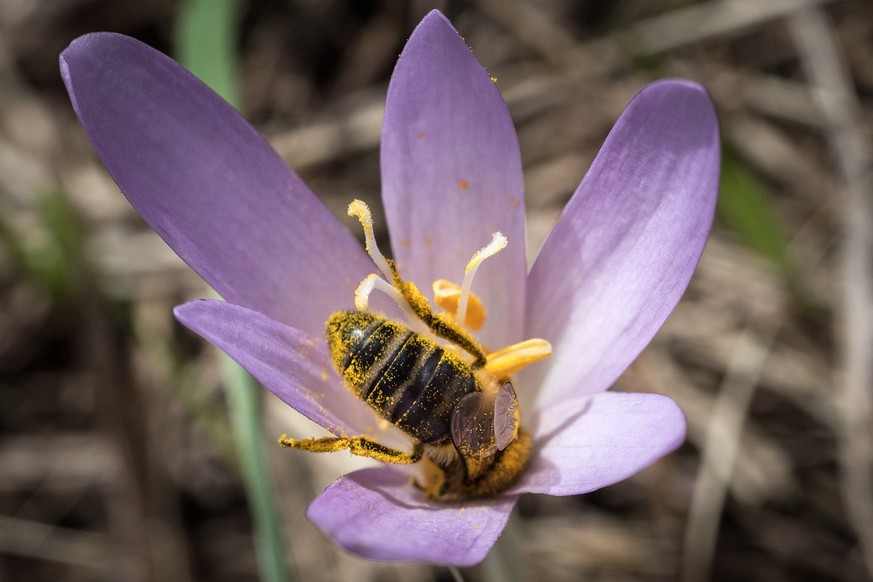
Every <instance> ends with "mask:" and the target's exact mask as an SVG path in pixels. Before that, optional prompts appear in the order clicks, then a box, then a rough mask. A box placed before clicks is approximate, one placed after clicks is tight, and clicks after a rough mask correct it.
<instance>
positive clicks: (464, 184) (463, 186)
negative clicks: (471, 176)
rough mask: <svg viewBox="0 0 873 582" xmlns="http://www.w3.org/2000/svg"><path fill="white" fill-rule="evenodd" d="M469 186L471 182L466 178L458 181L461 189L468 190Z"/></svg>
mask: <svg viewBox="0 0 873 582" xmlns="http://www.w3.org/2000/svg"><path fill="white" fill-rule="evenodd" d="M469 187H470V183H469V182H467V181H466V180H461V181H460V182H458V188H460V189H461V190H466V189H467V188H469Z"/></svg>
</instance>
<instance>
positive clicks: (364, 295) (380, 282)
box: [355, 273, 427, 331]
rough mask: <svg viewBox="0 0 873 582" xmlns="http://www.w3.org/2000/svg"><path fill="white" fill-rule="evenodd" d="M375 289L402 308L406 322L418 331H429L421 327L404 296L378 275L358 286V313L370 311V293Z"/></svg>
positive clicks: (356, 297) (356, 294) (370, 276)
mask: <svg viewBox="0 0 873 582" xmlns="http://www.w3.org/2000/svg"><path fill="white" fill-rule="evenodd" d="M374 289H378V290H379V291H381V292H382V293H384V294H385V295H387V296H388V297H390V298H391V299H393V300H394V303H396V304H397V306H398V307H400V310H401V311H403V315H405V316H406V320H407V321H408V322H409V324H410V325H411V326H414V327H416V329H417V331H427V328H426V327H423V326H422V325H421V321H420V320H419V319H418V316H417V315H416V314H415V311H413V310H412V308H411V307H410V306H409V303H408V302H407V301H406V299H405V298H404V297H403V295H401V293H400V292H399V291H398V290H397V289H396V288H395V287H394V286H393V285H391V284H390V283H388V282H387V281H386V280H385V279H383V278H381V277H380V276H379V275H377V274H376V273H371V274H369V275H367V277H366V278H365V279H364V280H363V281H361V284H360V285H358V288H357V289H355V309H357V310H358V311H369V310H370V293H372V292H373V290H374Z"/></svg>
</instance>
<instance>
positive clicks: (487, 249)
mask: <svg viewBox="0 0 873 582" xmlns="http://www.w3.org/2000/svg"><path fill="white" fill-rule="evenodd" d="M507 244H509V241H508V240H507V239H506V237H505V236H503V234H502V233H500V232H495V233H494V234H493V235H491V242H490V243H488V244H487V245H485V246H484V247H482V248H481V249H479V250H478V251H476V253H475V254H474V255H473V258H472V259H470V262H469V263H467V268H466V269H465V270H464V280H463V281H462V282H461V297H460V299H458V311H457V312H456V313H455V320H456V321H459V322H464V321H466V319H467V303H468V302H469V300H470V289H471V288H472V287H473V277H474V276H475V275H476V269H478V268H479V265H480V264H481V263H482V261H484V260H485V259H487V258H488V257H492V256H494V255H496V254H497V253H499V252H500V251H502V250H503V249H505V248H506V245H507Z"/></svg>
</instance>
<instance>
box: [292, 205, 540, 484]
mask: <svg viewBox="0 0 873 582" xmlns="http://www.w3.org/2000/svg"><path fill="white" fill-rule="evenodd" d="M348 212H349V216H356V217H357V218H358V219H359V220H360V222H361V226H362V227H363V230H364V237H365V241H366V249H367V253H368V254H369V255H370V257H371V258H372V259H373V262H374V263H375V264H376V266H377V268H378V269H379V271H381V276H380V273H373V274H371V275H369V276H367V277H366V278H365V279H364V280H363V281H362V282H361V284H360V285H359V286H358V288H357V290H356V291H355V307H356V309H357V311H343V312H338V313H335V314H333V315H332V316H331V317H330V319H329V320H328V322H327V341H328V346H329V347H330V351H331V355H332V356H333V361H334V365H335V366H336V368H337V371H339V373H340V374H341V375H342V376H343V379H344V381H345V383H346V385H347V387H348V388H349V389H350V390H351V391H352V392H353V393H354V394H355V395H356V396H358V397H359V398H361V399H363V400H364V401H366V402H367V403H368V404H370V406H371V407H372V408H373V409H374V410H375V411H376V412H377V413H378V414H379V415H380V416H382V417H383V418H384V419H386V420H387V421H389V422H391V423H392V424H394V425H395V426H397V427H398V428H399V429H401V430H402V431H404V432H406V433H407V434H408V435H410V436H411V437H412V438H413V439H414V440H415V444H414V449H413V451H412V452H411V453H407V452H403V451H398V450H394V449H390V448H388V447H385V446H383V445H380V444H379V443H378V442H376V441H375V440H373V439H371V438H369V437H366V436H360V437H341V438H326V439H306V440H296V439H290V438H287V437H285V436H284V435H283V437H282V438H281V439H280V440H279V442H280V443H281V444H282V445H283V446H290V447H294V448H299V449H305V450H309V451H313V452H326V451H335V450H341V449H350V450H351V451H352V453H354V454H358V455H363V456H368V457H371V458H375V459H377V460H379V461H382V462H387V463H395V464H398V463H404V464H405V463H419V462H421V476H420V478H417V479H415V481H414V483H415V485H416V486H418V487H419V488H420V489H422V490H423V491H424V492H425V494H427V495H428V496H430V497H433V498H437V499H459V498H465V497H479V496H486V495H496V494H498V493H500V492H501V491H504V490H505V489H507V488H508V487H510V486H511V485H512V484H513V483H515V481H516V480H517V479H518V477H519V476H520V475H521V473H522V472H523V471H524V468H525V467H526V465H527V462H528V459H529V458H530V454H531V448H532V444H531V438H530V436H529V435H528V434H527V433H525V432H524V431H523V430H522V429H521V426H520V421H521V414H520V408H519V404H518V399H517V398H516V394H515V390H514V388H513V386H512V383H511V382H510V375H511V374H513V373H515V372H517V371H519V370H521V369H522V368H524V367H526V366H528V365H530V364H532V363H534V362H537V361H539V360H542V359H544V358H546V357H548V356H549V355H551V345H550V344H549V342H547V341H546V340H543V339H529V340H525V341H523V342H520V343H517V344H514V345H510V346H507V347H504V348H502V349H499V350H496V351H489V350H487V349H486V348H485V347H484V346H482V345H481V344H480V343H479V342H478V340H477V339H476V338H475V336H474V335H473V332H475V331H477V330H479V329H480V328H481V327H482V325H483V324H484V323H485V320H486V312H485V307H484V305H483V303H482V301H481V299H480V298H479V297H478V296H476V294H475V293H473V291H472V285H473V279H474V276H475V274H476V270H477V269H478V268H479V265H481V263H482V262H483V261H484V260H485V259H487V258H489V257H491V256H493V255H495V254H497V253H498V252H500V251H501V250H503V249H504V248H505V247H506V245H507V244H508V241H507V239H506V237H505V236H503V235H502V234H501V233H499V232H497V233H494V235H492V240H491V242H490V243H488V244H487V245H486V246H484V247H483V248H481V249H480V250H478V251H476V253H475V254H473V257H472V258H471V259H470V261H469V262H468V263H467V267H466V269H465V271H464V277H463V280H462V282H461V285H456V284H454V283H452V282H449V281H446V280H442V279H441V280H438V281H435V282H434V284H433V291H434V303H435V304H436V306H437V307H438V308H439V309H441V310H442V311H441V312H435V311H434V310H433V308H432V307H431V305H430V303H429V302H428V300H427V298H426V297H425V296H424V295H423V294H422V293H421V291H420V290H419V289H418V287H416V286H415V284H413V283H412V282H411V281H405V280H403V279H402V278H401V276H400V274H399V272H398V270H397V268H396V266H395V264H394V262H393V261H391V260H389V259H386V258H385V257H384V255H382V253H381V251H380V250H379V247H378V245H377V243H376V238H375V235H374V231H373V221H372V215H371V214H370V210H369V208H368V207H367V205H366V204H365V203H363V202H361V201H360V200H355V201H354V202H352V203H351V204H350V205H349V210H348ZM375 290H378V291H381V292H382V293H384V294H386V295H387V296H388V297H390V298H391V299H393V300H394V302H395V303H397V305H398V306H399V307H400V309H401V311H402V312H403V314H404V316H405V319H406V321H405V322H404V323H403V324H401V323H398V322H394V321H391V320H390V319H388V318H386V317H384V316H381V315H379V314H376V313H373V312H372V311H371V309H370V301H369V300H370V295H371V294H372V292H373V291H375Z"/></svg>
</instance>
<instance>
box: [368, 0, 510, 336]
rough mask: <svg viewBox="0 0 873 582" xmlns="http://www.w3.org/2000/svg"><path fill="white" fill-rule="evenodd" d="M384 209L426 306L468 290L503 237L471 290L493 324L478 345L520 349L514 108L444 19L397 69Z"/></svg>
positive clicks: (424, 27)
mask: <svg viewBox="0 0 873 582" xmlns="http://www.w3.org/2000/svg"><path fill="white" fill-rule="evenodd" d="M382 199H383V201H384V204H385V213H386V216H387V219H388V225H389V229H390V232H391V246H392V248H393V249H394V256H395V257H396V258H397V261H398V266H399V268H400V272H401V274H402V275H403V276H404V277H405V278H407V279H410V280H412V281H413V282H414V283H415V284H416V285H418V286H419V287H420V288H421V290H422V291H423V292H425V294H426V295H428V297H430V296H431V284H432V283H433V281H434V280H435V279H438V278H444V279H448V280H450V281H454V282H456V283H460V282H461V278H462V277H463V275H464V267H465V265H466V264H467V261H469V260H470V257H472V256H473V253H474V252H476V251H477V250H479V249H480V248H482V247H483V246H485V245H486V244H487V243H488V242H489V241H490V240H491V235H492V233H494V232H496V231H500V232H502V233H503V234H505V235H506V236H507V237H508V238H509V246H508V247H507V248H506V250H504V251H502V252H501V253H500V254H498V255H497V256H495V257H493V258H491V259H488V260H487V261H485V263H484V264H483V265H482V267H481V268H480V269H479V271H478V273H477V275H476V282H475V283H474V285H473V290H474V292H475V293H477V294H479V295H480V296H481V297H482V298H483V300H484V301H485V307H486V309H487V310H488V313H489V320H488V321H487V323H486V325H485V327H484V328H483V330H482V334H481V336H480V338H481V339H482V340H483V341H484V342H485V343H486V344H489V345H493V346H495V347H502V346H504V345H507V344H508V343H512V342H515V341H518V340H520V339H521V331H522V323H523V322H522V309H523V306H524V294H525V280H524V275H525V270H526V269H525V250H524V249H525V239H524V183H523V179H522V173H521V157H520V154H519V149H518V139H517V138H516V135H515V129H514V128H513V125H512V119H511V118H510V117H509V112H508V110H507V109H506V104H505V103H504V102H503V98H502V97H501V96H500V92H499V91H498V90H497V86H496V85H495V83H494V82H493V81H492V80H491V78H490V77H489V75H488V73H487V72H486V71H485V69H483V68H482V65H481V64H479V61H477V60H476V57H474V56H473V53H472V52H471V51H470V48H469V47H468V46H467V45H466V44H465V43H464V41H463V40H462V39H461V38H460V37H459V36H458V33H457V32H456V31H455V29H454V28H452V25H451V24H450V23H449V21H448V20H446V17H445V16H443V15H442V14H440V13H439V12H437V11H432V12H431V13H429V14H428V15H427V16H425V18H424V20H422V22H421V24H419V25H418V27H417V28H416V29H415V31H414V32H413V33H412V36H411V37H410V38H409V42H407V44H406V48H404V49H403V53H402V54H401V55H400V59H399V60H398V61H397V66H396V67H395V69H394V74H393V76H392V77H391V84H390V85H389V87H388V98H387V102H386V104H385V125H384V128H383V131H382Z"/></svg>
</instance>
